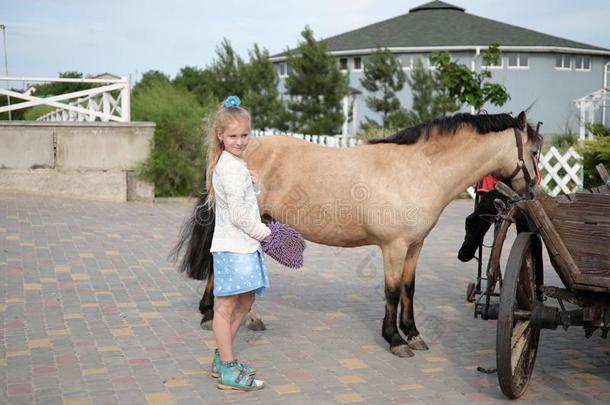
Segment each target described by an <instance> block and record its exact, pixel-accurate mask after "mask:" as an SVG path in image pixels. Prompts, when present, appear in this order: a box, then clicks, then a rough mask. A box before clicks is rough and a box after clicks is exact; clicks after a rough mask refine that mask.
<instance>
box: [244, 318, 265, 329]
mask: <svg viewBox="0 0 610 405" xmlns="http://www.w3.org/2000/svg"><path fill="white" fill-rule="evenodd" d="M246 327H247V328H248V329H250V330H254V331H257V332H260V331H263V330H267V327H266V326H265V324H264V323H263V321H262V320H260V319H257V318H248V319H247V320H246Z"/></svg>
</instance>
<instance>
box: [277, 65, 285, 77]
mask: <svg viewBox="0 0 610 405" xmlns="http://www.w3.org/2000/svg"><path fill="white" fill-rule="evenodd" d="M277 70H278V73H279V75H280V76H286V64H285V63H284V62H280V63H278V65H277Z"/></svg>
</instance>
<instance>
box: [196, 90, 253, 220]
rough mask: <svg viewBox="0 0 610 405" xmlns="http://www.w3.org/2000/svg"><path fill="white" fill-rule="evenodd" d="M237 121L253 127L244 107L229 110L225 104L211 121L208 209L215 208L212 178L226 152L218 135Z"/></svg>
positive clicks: (208, 140) (207, 169) (206, 176)
mask: <svg viewBox="0 0 610 405" xmlns="http://www.w3.org/2000/svg"><path fill="white" fill-rule="evenodd" d="M237 120H246V121H247V122H248V125H251V122H252V120H251V118H250V112H249V111H248V110H246V109H245V108H243V107H232V108H227V107H225V104H224V102H223V103H222V104H221V105H220V106H219V107H218V109H217V110H216V112H215V113H214V115H213V116H212V119H211V121H210V125H209V128H208V131H207V147H208V160H207V168H206V172H205V186H206V189H207V192H208V198H207V200H206V205H207V206H208V208H214V205H215V202H216V195H215V193H214V187H213V186H212V176H213V175H214V169H215V168H216V164H218V159H220V155H221V153H222V151H223V150H224V145H223V144H222V142H221V141H220V139H218V135H219V134H222V133H223V132H224V131H226V129H227V128H228V127H229V125H231V124H232V123H234V122H235V121H237Z"/></svg>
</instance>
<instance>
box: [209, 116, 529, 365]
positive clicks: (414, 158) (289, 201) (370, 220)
mask: <svg viewBox="0 0 610 405" xmlns="http://www.w3.org/2000/svg"><path fill="white" fill-rule="evenodd" d="M539 143H540V139H539V138H538V136H537V134H535V133H534V131H533V130H532V128H531V127H530V126H529V125H528V124H527V122H526V116H525V113H524V112H522V113H521V114H519V116H518V117H517V118H514V117H512V116H511V115H509V114H489V115H487V114H485V115H471V114H456V115H454V116H451V117H444V118H440V119H435V120H432V121H428V122H424V123H422V124H420V125H418V126H415V127H412V128H407V129H405V130H402V131H400V132H398V133H396V134H394V135H393V136H390V137H389V138H385V139H378V140H373V141H369V142H368V143H367V144H364V145H360V146H356V147H351V148H326V147H323V146H319V145H315V144H312V143H309V142H306V141H302V140H299V139H295V138H292V137H287V136H269V137H263V138H256V139H252V140H251V142H250V144H249V146H248V149H247V151H246V154H245V159H246V162H247V165H248V167H249V168H250V169H252V170H254V171H256V172H257V173H258V175H259V178H260V179H261V193H260V195H259V196H258V202H259V206H260V209H261V215H262V216H263V217H271V218H272V219H273V220H275V221H279V222H284V223H287V224H289V225H291V226H292V227H294V228H295V229H297V230H298V231H299V232H300V233H301V234H302V235H303V237H304V238H305V239H307V240H309V241H312V242H315V243H320V244H324V245H330V246H340V247H356V246H364V245H378V246H379V247H381V251H382V253H383V263H384V278H385V297H386V307H385V318H384V321H383V327H382V335H383V337H384V338H385V339H386V340H387V341H388V343H389V344H390V350H391V352H392V353H394V354H395V355H397V356H401V357H405V356H412V355H413V352H412V351H411V349H415V350H426V349H427V345H426V343H425V342H424V340H423V339H422V338H421V336H420V334H419V332H418V331H417V328H416V326H415V320H414V317H413V294H414V290H415V270H416V265H417V259H418V257H419V254H420V252H421V249H422V245H423V243H424V239H425V238H426V236H427V235H428V233H429V232H430V230H431V229H432V228H433V227H434V225H435V224H436V222H437V221H438V218H439V216H440V215H441V213H442V211H443V209H444V208H445V207H446V206H447V205H448V204H449V203H450V202H451V201H452V199H454V198H455V197H456V196H457V195H458V194H459V193H460V192H462V191H464V190H465V189H466V188H468V186H470V185H472V184H474V183H475V182H477V181H478V180H479V179H480V178H482V177H483V176H485V175H489V174H491V175H493V176H495V177H497V178H501V179H506V181H508V182H510V185H511V187H512V188H513V189H515V190H516V191H517V192H523V191H525V190H526V189H527V188H528V186H529V185H530V184H528V182H530V179H531V178H532V177H534V176H533V174H534V173H535V172H534V170H535V168H534V163H533V157H532V156H533V154H534V153H535V152H536V151H537V149H538V146H539ZM212 283H213V280H212V277H210V278H209V282H208V286H207V287H208V288H206V295H207V297H206V296H204V298H203V300H202V302H201V305H200V310H202V313H203V314H204V319H203V320H202V323H203V322H204V321H206V312H205V311H204V309H205V306H206V305H207V306H209V305H210V296H211V284H212ZM206 298H207V304H206ZM399 302H400V303H401V314H400V319H399V321H398V325H397V322H396V319H397V315H398V303H399ZM210 308H211V307H210ZM207 314H208V315H207V317H208V319H209V318H211V314H210V311H207ZM398 327H400V329H401V330H402V332H403V333H404V334H405V336H406V337H407V340H406V341H405V340H404V339H403V338H402V337H401V336H400V334H399V332H398Z"/></svg>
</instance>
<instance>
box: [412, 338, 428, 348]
mask: <svg viewBox="0 0 610 405" xmlns="http://www.w3.org/2000/svg"><path fill="white" fill-rule="evenodd" d="M407 344H408V345H409V347H410V348H411V349H413V350H428V345H427V344H426V342H424V339H422V337H421V336H419V335H417V336H414V337H412V338H410V339H407Z"/></svg>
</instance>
